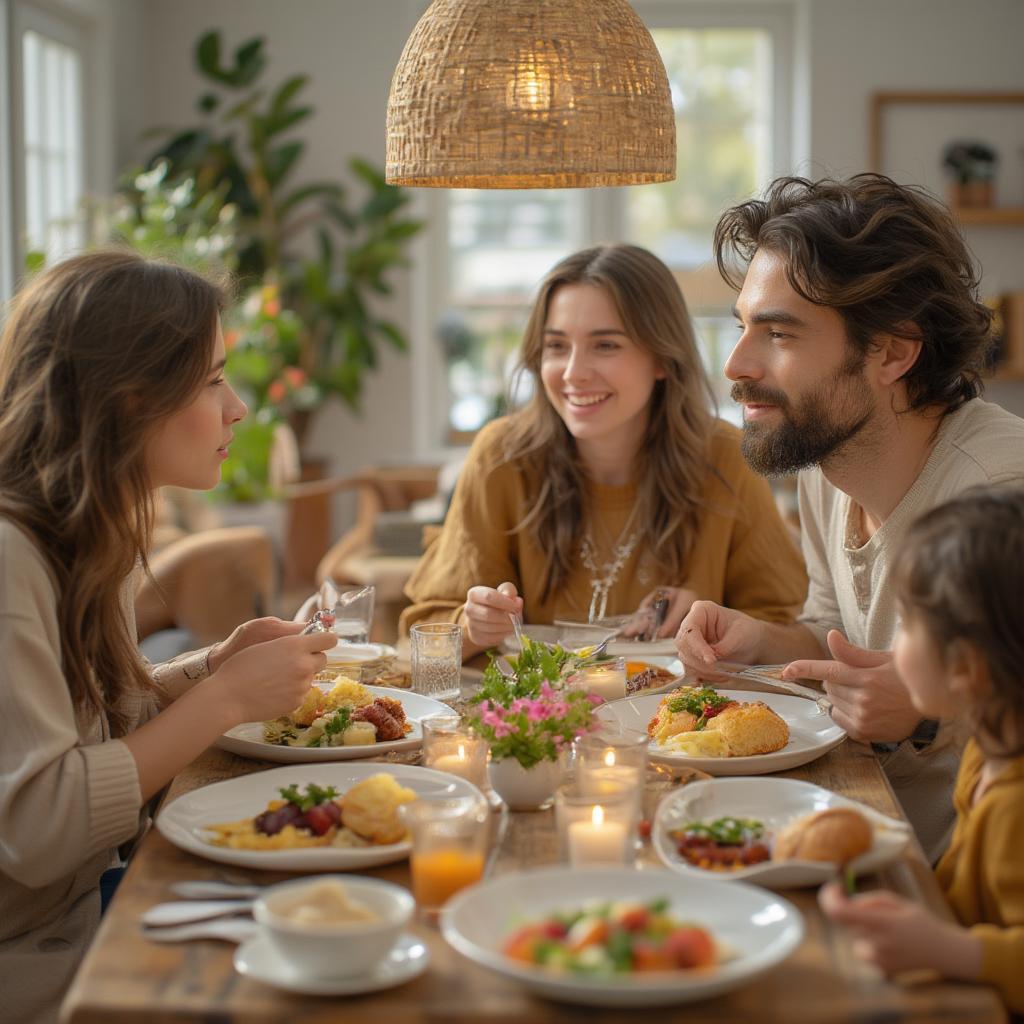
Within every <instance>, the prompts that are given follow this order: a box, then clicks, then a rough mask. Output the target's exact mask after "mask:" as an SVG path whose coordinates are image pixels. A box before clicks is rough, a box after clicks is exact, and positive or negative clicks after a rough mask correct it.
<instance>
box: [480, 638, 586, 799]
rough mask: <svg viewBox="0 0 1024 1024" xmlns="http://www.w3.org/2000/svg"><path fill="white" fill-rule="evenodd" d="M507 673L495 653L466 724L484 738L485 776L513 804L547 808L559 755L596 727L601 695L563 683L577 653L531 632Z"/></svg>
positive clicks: (558, 773) (576, 660)
mask: <svg viewBox="0 0 1024 1024" xmlns="http://www.w3.org/2000/svg"><path fill="white" fill-rule="evenodd" d="M508 660H509V663H510V665H511V666H512V674H511V675H503V674H502V672H501V671H500V670H499V669H498V666H497V659H496V658H495V657H494V656H493V655H492V656H491V661H490V664H489V665H488V666H487V668H486V669H485V671H484V677H483V683H482V686H481V689H480V692H479V693H478V694H477V695H476V696H475V697H474V698H473V705H474V707H473V709H472V710H471V711H470V712H469V714H468V715H467V719H466V724H467V726H468V727H469V729H470V730H472V731H473V732H475V733H477V735H479V736H482V737H483V738H484V739H486V740H487V743H488V745H489V747H490V750H491V760H490V763H489V764H488V769H487V771H488V777H489V778H490V782H491V786H492V787H493V788H494V790H495V792H496V793H497V794H498V795H499V796H500V797H501V798H502V799H503V800H504V801H505V802H506V803H507V804H508V805H509V807H511V808H512V809H513V810H537V809H541V808H543V807H546V806H547V805H548V804H549V803H550V801H551V798H552V797H553V796H554V792H555V789H556V788H557V786H558V782H559V779H560V778H561V764H560V762H561V758H562V755H563V754H565V753H567V752H568V750H569V748H570V747H571V745H572V743H573V741H574V740H575V739H577V738H578V737H579V736H582V735H584V734H585V733H587V732H591V731H593V730H594V729H596V728H598V727H599V723H598V722H597V720H596V719H595V718H594V707H595V706H596V705H598V704H601V703H602V699H601V698H600V697H598V696H596V695H594V694H592V693H588V692H587V691H586V690H583V689H578V688H575V687H572V686H569V685H568V684H567V682H566V680H567V678H568V676H570V675H572V674H573V673H574V672H575V671H576V669H577V668H578V666H579V658H578V657H577V656H576V655H574V654H573V653H572V652H570V651H566V650H564V649H563V648H561V647H557V646H556V647H548V646H547V645H546V644H541V643H536V642H533V641H531V640H529V639H528V638H524V640H523V651H522V653H521V654H520V655H519V656H518V657H510V658H509V659H508Z"/></svg>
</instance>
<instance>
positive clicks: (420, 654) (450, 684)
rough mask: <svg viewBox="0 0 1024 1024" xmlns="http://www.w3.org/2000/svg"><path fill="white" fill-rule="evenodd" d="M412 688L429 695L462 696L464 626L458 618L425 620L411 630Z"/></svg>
mask: <svg viewBox="0 0 1024 1024" xmlns="http://www.w3.org/2000/svg"><path fill="white" fill-rule="evenodd" d="M409 640H410V643H411V646H412V689H413V691H414V692H415V693H422V694H424V695H425V696H427V697H436V698H438V699H439V700H446V699H450V698H452V697H458V695H459V687H460V686H461V682H462V628H461V627H460V626H457V625H456V624H455V623H454V622H424V623H422V624H421V625H419V626H413V627H412V629H410V630H409Z"/></svg>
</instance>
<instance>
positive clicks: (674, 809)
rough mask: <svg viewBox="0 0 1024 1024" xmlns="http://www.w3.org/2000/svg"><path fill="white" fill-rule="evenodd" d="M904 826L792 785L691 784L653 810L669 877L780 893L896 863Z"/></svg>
mask: <svg viewBox="0 0 1024 1024" xmlns="http://www.w3.org/2000/svg"><path fill="white" fill-rule="evenodd" d="M911 837H912V831H911V828H910V825H908V824H907V822H905V821H901V820H899V819H896V818H890V817H887V816H886V815H884V814H881V813H879V812H878V811H876V810H874V808H871V807H868V806H867V805H866V804H862V803H859V802H858V801H856V800H850V799H848V798H846V797H844V796H840V795H839V794H838V793H833V792H831V791H830V790H827V789H822V787H821V786H815V785H813V784H812V783H810V782H800V781H798V780H796V779H771V778H764V779H707V780H705V781H703V782H692V783H690V784H689V785H688V786H686V787H685V788H683V789H678V790H676V791H675V792H674V793H672V794H670V795H669V796H668V797H666V798H665V799H664V800H663V801H662V802H661V804H660V806H659V807H658V813H657V815H656V816H655V819H654V827H653V830H652V833H651V841H652V843H653V844H654V848H655V850H656V851H657V853H658V856H659V857H660V858H661V859H662V861H664V863H665V864H666V865H667V866H668V867H669V868H670V869H671V870H673V871H676V872H678V873H679V874H681V875H686V876H688V877H691V878H702V879H707V878H708V877H711V876H717V877H719V878H728V879H737V880H739V881H745V882H755V883H756V884H758V885H766V886H772V887H778V888H787V887H793V886H805V885H820V884H821V883H822V882H826V881H828V880H829V879H832V878H835V877H836V874H837V872H838V871H839V869H840V868H843V869H845V870H848V871H850V872H851V873H852V874H853V875H862V874H867V873H869V872H872V871H877V870H878V869H879V868H881V867H884V866H885V865H886V864H889V863H890V862H892V861H893V860H895V859H896V858H897V857H898V856H899V855H900V854H901V853H902V852H903V850H904V849H905V848H906V846H907V844H908V843H909V842H910V840H911Z"/></svg>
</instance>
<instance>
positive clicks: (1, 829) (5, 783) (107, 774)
mask: <svg viewBox="0 0 1024 1024" xmlns="http://www.w3.org/2000/svg"><path fill="white" fill-rule="evenodd" d="M131 596H132V591H131V586H130V581H129V582H127V583H126V586H125V597H126V602H125V603H126V614H127V617H128V620H129V621H128V625H129V628H130V629H132V630H134V614H133V613H132V610H131V600H130V598H131ZM205 655H206V652H205V651H204V652H197V653H196V654H192V655H189V656H184V657H183V658H181V659H176V660H175V662H174V663H173V664H168V665H167V666H159V668H157V669H154V670H153V675H154V679H155V680H156V681H158V683H159V685H160V686H161V687H164V686H167V687H168V688H174V689H177V687H178V686H180V685H185V684H183V683H182V678H183V677H184V674H185V670H186V669H187V670H188V674H189V676H195V675H196V668H197V667H198V666H199V665H202V664H205ZM179 676H180V677H182V678H178V677H179ZM157 694H158V691H157V690H156V688H154V692H152V693H145V694H133V695H129V697H128V698H126V699H125V701H124V704H123V707H124V711H125V713H126V716H127V718H128V720H129V722H130V727H131V728H135V727H137V726H139V725H141V724H142V723H143V722H145V721H147V720H148V719H149V718H151V717H153V715H154V714H156V712H157V711H158V710H159V701H158V696H157ZM144 822H145V815H144V813H143V807H142V796H141V792H140V789H139V779H138V772H137V770H136V767H135V760H134V758H133V757H132V755H131V753H130V751H129V750H128V748H127V747H126V746H125V745H124V743H122V742H121V741H120V740H117V739H111V736H110V728H109V725H108V722H107V721H106V717H105V716H103V717H96V716H91V717H88V718H86V719H84V720H83V719H82V717H81V716H77V715H76V713H75V709H74V708H73V706H72V703H71V699H70V696H69V693H68V687H67V683H66V682H65V679H64V674H63V669H62V665H61V654H60V641H59V632H58V624H57V592H56V589H55V586H54V580H53V577H52V575H51V573H50V572H49V570H48V568H47V565H46V562H45V560H44V558H43V556H42V554H41V553H40V551H39V549H38V548H37V547H36V546H35V544H34V543H33V542H32V540H30V538H29V537H28V536H27V535H26V534H25V533H23V532H22V531H21V530H20V529H18V528H17V527H15V526H14V525H13V524H12V523H11V522H10V521H9V520H6V519H3V518H0V1018H3V1019H4V1020H11V1021H18V1022H19V1024H27V1022H36V1021H50V1020H55V1019H56V1014H57V1008H58V1006H59V1004H60V999H61V997H62V995H63V993H64V990H65V989H66V988H67V986H68V984H69V983H70V981H71V978H72V976H73V974H74V972H75V969H76V968H77V966H78V964H79V962H80V960H81V958H82V954H83V953H84V952H85V949H86V946H87V945H88V943H89V941H90V939H91V938H92V935H93V933H94V932H95V930H96V926H97V923H98V921H99V910H100V895H99V888H98V884H99V879H100V875H101V874H102V873H103V872H104V871H105V870H106V869H107V868H109V867H111V866H114V865H116V864H117V863H118V856H117V847H118V846H120V845H121V844H123V843H125V842H127V841H128V840H131V839H133V838H135V837H136V836H138V835H139V834H140V833H141V830H142V828H143V826H144Z"/></svg>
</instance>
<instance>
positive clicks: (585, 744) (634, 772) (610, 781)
mask: <svg viewBox="0 0 1024 1024" xmlns="http://www.w3.org/2000/svg"><path fill="white" fill-rule="evenodd" d="M648 742H649V737H648V736H647V734H646V733H644V732H640V730H639V729H624V728H621V727H615V726H607V727H606V728H604V729H602V730H601V731H600V732H597V733H590V734H589V735H587V736H583V737H581V738H580V740H579V741H578V743H577V750H576V757H577V762H576V776H577V779H578V780H579V784H580V786H581V788H582V789H583V790H584V791H585V792H587V793H590V794H592V795H593V796H595V797H598V796H601V795H602V794H604V793H605V792H606V791H608V790H609V788H611V789H614V788H615V787H617V786H626V787H627V788H628V789H629V790H630V792H631V793H632V797H633V808H634V813H633V817H634V823H635V822H638V821H639V820H640V816H641V804H642V801H643V792H644V781H645V774H646V771H647V745H648Z"/></svg>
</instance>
